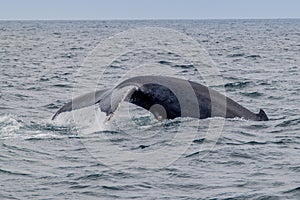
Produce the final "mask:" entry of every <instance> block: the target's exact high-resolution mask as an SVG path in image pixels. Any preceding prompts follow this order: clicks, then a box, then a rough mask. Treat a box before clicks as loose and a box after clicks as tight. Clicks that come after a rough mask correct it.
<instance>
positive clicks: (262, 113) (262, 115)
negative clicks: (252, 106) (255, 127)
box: [256, 109, 269, 121]
mask: <svg viewBox="0 0 300 200" xmlns="http://www.w3.org/2000/svg"><path fill="white" fill-rule="evenodd" d="M256 115H257V116H258V117H259V120H261V121H268V120H269V118H268V116H267V114H266V113H265V111H264V110H263V109H260V110H259V113H258V114H256Z"/></svg>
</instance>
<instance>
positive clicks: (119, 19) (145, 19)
mask: <svg viewBox="0 0 300 200" xmlns="http://www.w3.org/2000/svg"><path fill="white" fill-rule="evenodd" d="M285 19H300V18H297V17H277V18H275V17H274V18H259V17H253V18H144V19H142V18H108V19H91V18H87V19H0V21H155V20H162V21H163V20H285Z"/></svg>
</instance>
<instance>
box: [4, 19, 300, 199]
mask: <svg viewBox="0 0 300 200" xmlns="http://www.w3.org/2000/svg"><path fill="white" fill-rule="evenodd" d="M145 27H161V28H168V29H172V30H176V31H179V32H180V33H183V34H185V35H187V36H189V37H190V38H192V39H193V40H195V41H197V42H198V44H199V46H202V47H203V48H204V49H205V51H206V52H207V53H208V54H209V56H210V57H211V58H212V59H213V61H214V63H215V66H217V68H218V70H219V72H220V74H218V75H217V76H218V77H219V78H221V80H222V81H223V83H222V84H220V83H217V82H215V83H214V82H212V83H210V84H209V85H210V86H212V87H214V88H215V89H216V90H219V91H220V92H222V89H225V91H226V95H227V96H229V97H231V98H232V99H234V100H235V101H237V102H239V103H240V104H242V105H243V106H245V107H247V108H249V109H250V110H251V111H253V112H258V110H259V108H263V109H264V110H265V111H266V112H267V114H268V116H269V118H270V121H266V122H254V121H247V120H243V119H231V120H225V121H224V119H220V118H211V119H204V120H196V119H189V118H186V119H174V120H165V121H161V122H158V121H156V120H155V119H154V118H153V116H151V115H150V114H149V113H148V112H145V111H143V110H141V109H138V108H136V107H134V106H131V105H127V104H124V105H121V106H120V109H119V111H118V112H117V113H115V116H114V120H112V121H109V122H101V123H102V124H101V123H100V122H99V123H97V124H96V125H95V124H93V123H92V122H91V119H90V118H89V117H90V116H91V115H92V114H91V112H92V113H95V112H96V113H98V110H97V108H95V107H91V108H89V109H90V110H79V111H78V112H77V113H79V114H78V115H76V116H77V117H79V118H76V119H75V122H74V121H72V120H73V117H72V114H71V113H69V114H65V115H63V116H61V117H60V118H58V119H57V120H56V121H54V122H53V121H51V120H50V119H51V117H52V115H53V114H54V113H55V112H56V110H57V109H58V108H59V107H60V106H62V105H63V104H64V103H65V102H67V101H68V100H70V99H71V98H72V94H73V91H74V88H75V89H79V90H83V91H86V92H88V91H92V90H93V89H94V88H95V85H93V84H92V83H93V81H95V80H96V79H97V78H99V77H98V76H100V75H99V74H98V72H97V70H94V69H96V68H97V66H96V65H97V64H96V65H95V66H94V65H93V66H92V67H95V68H89V69H87V68H85V67H86V66H85V64H84V63H85V61H86V58H87V57H89V56H90V55H91V54H93V53H91V52H92V51H93V49H94V48H95V47H97V45H98V44H99V43H100V44H101V41H106V40H107V39H109V38H110V37H112V36H114V35H115V34H118V33H120V32H122V31H126V30H132V29H137V28H145ZM157 34H159V33H157ZM159 37H161V38H164V37H166V36H165V35H159ZM153 40H154V39H153ZM125 41H129V39H128V38H125ZM116 44H117V43H116ZM127 45H128V46H127V47H128V48H129V49H130V44H127ZM100 46H101V45H100ZM110 47H111V48H112V49H113V48H114V45H113V44H111V46H110ZM106 48H107V46H106ZM178 48H179V49H180V48H183V47H182V46H180V45H179V46H178ZM111 52H112V51H111V50H110V49H108V50H107V55H109V54H111ZM102 53H103V52H102ZM299 55H300V20H298V19H294V20H292V19H291V20H200V21H185V20H178V21H20V22H19V21H1V22H0V71H1V74H0V86H1V90H0V188H1V190H0V198H1V199H83V198H86V199H134V198H135V199H163V198H164V199H230V198H233V199H299V197H300V157H299V155H300V147H299V146H300V135H299V133H300V115H299V113H300V109H299V105H300V96H299V92H300V59H299ZM102 59H104V58H102ZM99 60H100V61H101V58H99ZM99 60H98V61H99ZM145 60H146V61H147V62H148V63H151V64H155V63H156V64H159V66H165V67H166V68H168V69H172V70H174V74H172V73H173V71H172V73H170V74H169V75H174V76H175V75H176V76H179V75H180V76H182V77H185V78H188V79H191V80H195V81H197V82H200V83H206V82H209V81H207V78H206V79H205V78H203V73H202V72H201V67H200V72H199V71H198V72H196V71H195V70H194V69H195V67H197V66H196V65H197V63H191V62H189V60H184V59H180V58H178V56H177V55H176V54H174V53H173V52H171V51H170V52H167V51H166V50H161V49H158V48H154V47H153V48H152V49H151V48H148V49H147V51H146V50H144V49H133V50H131V51H128V52H124V53H123V54H122V55H120V56H118V57H116V58H115V59H114V60H113V61H112V64H111V66H110V68H109V70H107V71H106V72H105V73H104V74H103V77H102V78H101V79H99V80H100V81H98V86H97V87H100V88H104V87H107V86H110V87H111V86H113V85H115V84H116V83H118V82H119V81H120V79H122V74H123V73H125V71H128V70H130V69H131V70H132V69H134V68H132V67H134V65H136V64H139V63H142V62H143V61H145ZM94 64H95V63H94ZM98 64H101V63H98ZM130 67H131V68H130ZM142 68H143V69H142V70H141V71H140V72H139V73H142V74H161V73H162V72H161V71H162V70H163V67H162V68H157V67H156V68H151V66H150V67H149V66H147V65H143V67H142ZM97 69H98V68H97ZM198 69H199V68H198ZM80 70H81V72H84V73H82V74H80V73H79V74H78V71H80ZM133 71H138V70H133ZM212 76H213V75H212ZM201 77H202V78H201ZM211 78H213V77H211ZM208 79H209V78H208ZM223 92H224V91H223ZM127 108H129V111H130V113H129V117H128V112H126V109H127ZM127 111H128V110H127ZM124 113H125V114H124ZM126 113H127V115H126ZM99 116H100V118H101V119H100V121H101V120H102V118H103V117H104V116H103V115H101V114H100V113H99ZM104 118H105V117H104ZM78 121H80V122H81V124H80V126H82V127H78ZM223 123H224V126H222V129H221V132H220V135H218V137H217V138H210V137H209V136H207V135H206V133H210V132H209V130H212V132H213V130H214V129H213V128H214V126H220V125H223ZM99 124H100V125H99ZM178 135H181V138H180V140H174V138H176V136H178ZM174 141H175V142H174ZM204 144H208V145H210V146H211V147H212V148H211V149H210V150H209V151H207V152H205V153H203V145H204ZM112 147H113V148H112ZM182 147H186V148H183V150H182ZM168 148H170V149H171V150H172V151H169V152H167V153H166V154H164V153H163V152H164V149H168ZM174 149H179V150H178V151H179V152H177V151H176V150H174ZM136 155H139V156H141V157H139V159H137V157H135V156H136ZM172 156H174V157H172Z"/></svg>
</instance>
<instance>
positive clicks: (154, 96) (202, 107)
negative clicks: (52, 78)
mask: <svg viewBox="0 0 300 200" xmlns="http://www.w3.org/2000/svg"><path fill="white" fill-rule="evenodd" d="M122 101H127V102H129V103H132V104H135V105H137V106H139V107H142V108H144V109H146V110H148V111H150V112H151V113H152V114H153V115H154V116H155V117H156V119H158V120H163V119H174V118H177V117H192V118H198V119H204V118H209V117H224V118H244V119H247V120H255V121H267V120H269V119H268V116H267V115H266V113H265V112H264V110H262V109H260V111H259V113H258V114H255V113H253V112H252V111H250V110H248V109H247V108H245V107H243V106H242V105H240V104H238V103H237V102H235V101H234V100H232V99H231V98H229V97H226V96H225V95H223V94H221V93H219V92H217V91H216V90H214V89H212V88H210V87H207V86H205V85H202V84H200V83H196V82H193V81H189V80H184V79H179V78H174V77H169V76H136V77H132V78H129V79H127V80H124V81H123V82H121V83H120V84H118V85H116V86H115V87H113V88H109V89H102V90H96V91H94V92H90V93H87V94H84V95H82V96H79V97H77V98H74V99H73V100H72V101H70V102H68V103H66V104H65V105H63V106H62V107H61V108H60V109H59V110H58V111H57V112H56V113H55V114H54V116H53V117H52V120H54V119H55V118H56V117H57V116H58V115H59V114H60V113H63V112H69V111H72V110H77V109H80V108H84V107H88V106H92V105H94V104H97V105H99V107H100V109H101V111H102V112H105V113H106V115H107V116H110V115H112V114H113V113H114V112H115V111H116V110H117V108H118V106H119V104H120V103H121V102H122Z"/></svg>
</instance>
